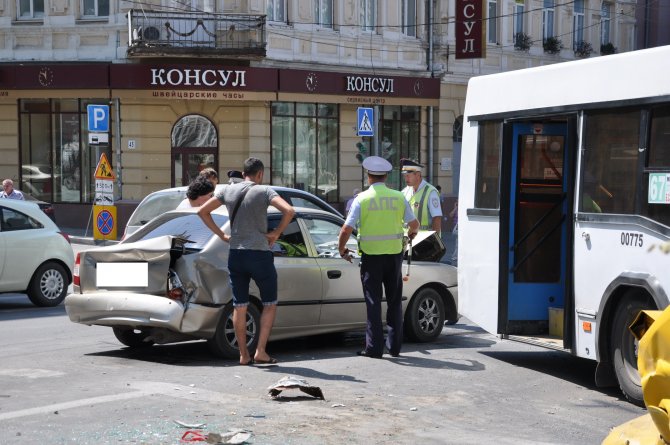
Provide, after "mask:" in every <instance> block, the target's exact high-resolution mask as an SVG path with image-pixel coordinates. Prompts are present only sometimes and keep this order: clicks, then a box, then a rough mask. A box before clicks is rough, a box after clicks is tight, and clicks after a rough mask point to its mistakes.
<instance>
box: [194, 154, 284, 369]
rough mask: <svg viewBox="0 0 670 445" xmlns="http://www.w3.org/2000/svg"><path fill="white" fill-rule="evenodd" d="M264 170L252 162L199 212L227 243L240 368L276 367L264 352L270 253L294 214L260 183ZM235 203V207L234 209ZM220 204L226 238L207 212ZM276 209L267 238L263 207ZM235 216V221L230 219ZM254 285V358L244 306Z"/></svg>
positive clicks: (273, 290)
mask: <svg viewBox="0 0 670 445" xmlns="http://www.w3.org/2000/svg"><path fill="white" fill-rule="evenodd" d="M264 171H265V167H264V166H263V162H261V160H260V159H257V158H249V159H247V160H246V161H245V162H244V171H243V176H244V181H242V182H239V183H236V184H230V185H226V186H224V187H223V189H222V190H221V191H220V192H219V193H218V194H217V195H216V196H215V197H213V198H211V199H210V200H209V201H207V202H206V203H205V204H204V205H203V206H202V207H201V208H200V210H199V211H198V215H200V217H201V218H202V220H203V221H204V223H205V225H207V227H209V229H210V230H211V231H212V232H214V234H216V235H217V236H218V237H219V238H221V239H222V240H223V241H225V242H228V243H230V252H229V254H228V271H229V273H230V285H231V288H232V291H233V308H234V310H233V326H234V328H235V337H236V339H237V344H238V346H239V348H240V364H241V365H248V364H252V363H258V364H267V363H276V362H277V361H276V360H275V359H273V358H272V357H270V356H269V355H268V353H267V351H266V350H265V347H266V345H267V341H268V337H269V336H270V331H271V330H272V325H273V323H274V319H275V315H276V313H277V271H276V270H275V266H274V256H273V254H272V250H271V247H272V245H273V244H274V243H275V241H277V239H278V238H279V236H280V235H281V233H282V232H283V231H284V229H285V228H286V226H288V224H289V223H290V222H291V220H292V219H293V215H294V214H295V211H294V210H293V207H291V205H290V204H289V203H287V202H286V201H285V200H284V199H283V198H282V197H281V196H279V195H278V194H277V192H275V191H274V190H273V189H271V188H270V187H268V186H264V185H260V184H261V183H262V182H263V173H264ZM238 201H239V204H238ZM222 204H225V205H226V207H227V208H228V215H230V216H231V217H234V219H233V220H232V221H231V229H230V236H228V235H226V234H225V233H224V232H223V230H221V228H220V227H218V226H217V225H216V223H215V222H214V219H213V218H212V211H213V210H214V209H216V208H218V207H220V206H221V205H222ZM269 205H271V206H274V207H276V208H277V209H278V210H279V211H280V212H281V213H282V219H281V221H280V222H279V225H278V226H277V228H276V229H274V230H273V231H271V232H269V233H268V218H267V209H268V206H269ZM233 214H234V215H233ZM251 279H253V280H254V281H255V282H256V285H257V286H258V289H259V290H260V293H261V301H262V302H263V312H262V313H261V321H260V324H261V326H260V332H259V336H258V346H257V347H256V353H255V355H254V358H253V359H252V358H251V355H250V354H249V350H248V348H247V332H246V322H247V306H248V305H249V283H250V280H251Z"/></svg>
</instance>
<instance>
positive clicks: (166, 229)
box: [133, 213, 228, 250]
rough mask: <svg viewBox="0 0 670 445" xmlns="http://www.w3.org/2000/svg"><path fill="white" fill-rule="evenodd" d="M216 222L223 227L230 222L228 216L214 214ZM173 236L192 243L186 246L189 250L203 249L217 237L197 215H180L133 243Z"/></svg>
mask: <svg viewBox="0 0 670 445" xmlns="http://www.w3.org/2000/svg"><path fill="white" fill-rule="evenodd" d="M212 218H214V222H215V223H216V224H217V225H218V226H219V227H221V226H223V225H224V224H225V223H226V222H227V221H228V216H226V215H217V214H213V215H212ZM164 235H172V236H178V237H180V238H185V239H187V240H189V241H191V242H190V243H187V244H186V248H187V249H195V250H200V249H202V248H203V247H204V246H205V244H207V242H208V241H209V240H210V238H212V236H215V235H214V234H213V233H212V231H211V230H209V228H208V227H207V226H206V225H205V223H204V222H203V221H202V219H201V218H200V217H199V216H198V215H197V214H196V213H187V214H179V216H177V217H175V218H172V219H168V220H167V221H165V222H163V223H162V224H161V225H159V226H158V227H155V228H153V229H151V230H150V231H148V232H146V233H145V234H144V235H142V237H141V238H139V239H134V240H133V241H139V240H147V239H152V238H158V237H159V236H164Z"/></svg>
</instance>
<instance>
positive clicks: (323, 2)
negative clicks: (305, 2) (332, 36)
mask: <svg viewBox="0 0 670 445" xmlns="http://www.w3.org/2000/svg"><path fill="white" fill-rule="evenodd" d="M314 20H315V22H316V24H317V25H319V26H320V27H322V28H332V27H333V0H314Z"/></svg>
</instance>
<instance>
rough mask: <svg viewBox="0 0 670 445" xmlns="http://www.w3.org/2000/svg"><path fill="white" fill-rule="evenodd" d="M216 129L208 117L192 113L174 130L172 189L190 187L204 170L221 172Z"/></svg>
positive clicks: (177, 124)
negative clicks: (182, 186)
mask: <svg viewBox="0 0 670 445" xmlns="http://www.w3.org/2000/svg"><path fill="white" fill-rule="evenodd" d="M218 140H219V139H218V136H217V133H216V127H214V124H212V122H211V121H210V120H209V119H207V118H206V117H204V116H200V115H197V114H190V115H188V116H184V117H182V118H181V119H179V120H178V121H177V123H176V124H175V125H174V127H173V128H172V186H173V187H175V186H180V185H188V184H189V183H190V182H191V181H192V180H193V178H195V177H196V176H198V174H199V173H200V171H201V170H202V169H204V168H207V167H211V168H213V169H214V170H216V171H218V168H219V156H218V153H219V148H218V146H219V144H218Z"/></svg>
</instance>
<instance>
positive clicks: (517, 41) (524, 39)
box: [514, 32, 533, 51]
mask: <svg viewBox="0 0 670 445" xmlns="http://www.w3.org/2000/svg"><path fill="white" fill-rule="evenodd" d="M531 46H533V39H532V38H531V37H530V36H529V35H528V34H526V33H525V32H517V33H516V34H514V49H518V50H519V51H528V50H529V49H530V47H531Z"/></svg>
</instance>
